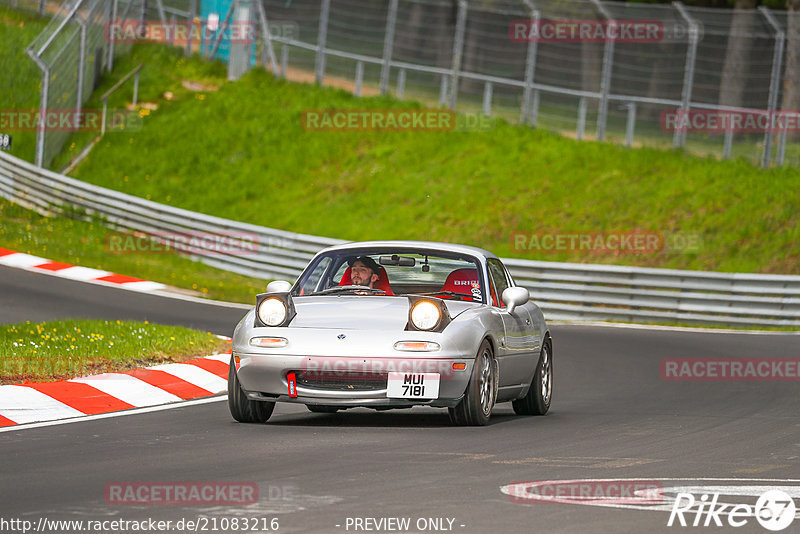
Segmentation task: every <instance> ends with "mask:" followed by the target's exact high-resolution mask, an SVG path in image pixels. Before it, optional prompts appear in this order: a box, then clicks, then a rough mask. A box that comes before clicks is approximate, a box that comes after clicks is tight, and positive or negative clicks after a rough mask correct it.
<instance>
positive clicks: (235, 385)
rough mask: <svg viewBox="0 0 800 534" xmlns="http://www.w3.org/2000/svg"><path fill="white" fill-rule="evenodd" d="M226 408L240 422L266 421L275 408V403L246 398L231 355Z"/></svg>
mask: <svg viewBox="0 0 800 534" xmlns="http://www.w3.org/2000/svg"><path fill="white" fill-rule="evenodd" d="M228 409H229V410H230V412H231V415H232V416H233V418H234V419H236V420H237V421H239V422H240V423H266V422H267V420H268V419H269V418H270V416H271V415H272V411H273V410H274V409H275V403H274V402H269V401H254V400H250V399H248V398H247V395H245V393H244V390H242V386H241V384H239V377H237V376H236V365H235V363H234V361H233V356H231V365H230V369H229V370H228Z"/></svg>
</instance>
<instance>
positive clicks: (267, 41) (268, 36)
mask: <svg viewBox="0 0 800 534" xmlns="http://www.w3.org/2000/svg"><path fill="white" fill-rule="evenodd" d="M256 4H258V18H259V20H260V21H261V36H262V37H263V39H264V49H263V50H262V52H261V56H262V57H261V63H263V64H264V66H265V67H266V66H267V59H266V58H265V57H264V55H266V56H267V57H268V58H269V65H270V68H271V69H272V74H273V75H274V76H277V75H278V60H277V59H275V49H274V48H273V47H272V33H271V32H270V31H269V21H268V20H267V12H266V11H265V10H264V4H263V3H262V2H261V0H257V1H256Z"/></svg>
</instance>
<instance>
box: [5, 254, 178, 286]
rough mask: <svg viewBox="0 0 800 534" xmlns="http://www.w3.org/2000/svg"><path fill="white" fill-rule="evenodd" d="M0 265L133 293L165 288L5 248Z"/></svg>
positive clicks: (132, 278)
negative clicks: (113, 287)
mask: <svg viewBox="0 0 800 534" xmlns="http://www.w3.org/2000/svg"><path fill="white" fill-rule="evenodd" d="M0 265H6V266H8V267H16V268H19V269H25V270H26V271H33V272H39V273H45V274H51V275H55V276H61V277H63V278H70V279H72V280H80V281H83V282H97V283H102V284H108V285H111V286H115V287H121V288H124V289H132V290H134V291H158V290H161V289H166V288H167V286H166V285H165V284H160V283H158V282H151V281H149V280H142V279H141V278H134V277H133V276H125V275H122V274H115V273H112V272H110V271H101V270H99V269H90V268H88V267H78V266H76V265H70V264H68V263H61V262H57V261H52V260H48V259H45V258H40V257H38V256H32V255H31V254H24V253H22V252H16V251H14V250H9V249H5V248H0Z"/></svg>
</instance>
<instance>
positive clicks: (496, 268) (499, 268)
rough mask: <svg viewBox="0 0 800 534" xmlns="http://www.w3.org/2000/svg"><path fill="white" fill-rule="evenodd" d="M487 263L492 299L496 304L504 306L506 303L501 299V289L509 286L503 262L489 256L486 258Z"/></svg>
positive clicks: (503, 289)
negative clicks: (490, 279) (492, 292)
mask: <svg viewBox="0 0 800 534" xmlns="http://www.w3.org/2000/svg"><path fill="white" fill-rule="evenodd" d="M487 265H488V267H489V276H490V277H491V278H492V290H493V291H494V294H493V295H492V300H493V301H494V302H495V305H496V306H499V307H500V308H505V307H506V305H505V303H504V302H503V300H502V297H503V291H505V290H506V288H507V287H508V286H509V282H508V278H507V277H506V271H505V269H503V264H502V263H500V260H497V259H495V258H489V260H487Z"/></svg>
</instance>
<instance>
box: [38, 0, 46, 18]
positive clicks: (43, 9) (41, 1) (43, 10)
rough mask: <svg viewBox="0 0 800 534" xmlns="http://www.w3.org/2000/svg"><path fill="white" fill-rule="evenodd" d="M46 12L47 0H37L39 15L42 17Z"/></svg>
mask: <svg viewBox="0 0 800 534" xmlns="http://www.w3.org/2000/svg"><path fill="white" fill-rule="evenodd" d="M45 13H47V0H39V15H40V16H42V17H44V15H45Z"/></svg>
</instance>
